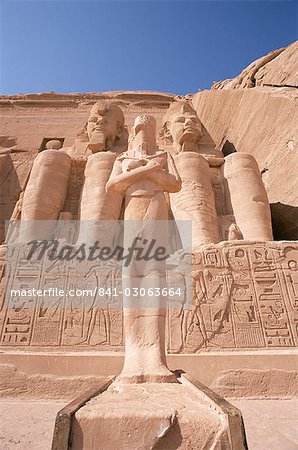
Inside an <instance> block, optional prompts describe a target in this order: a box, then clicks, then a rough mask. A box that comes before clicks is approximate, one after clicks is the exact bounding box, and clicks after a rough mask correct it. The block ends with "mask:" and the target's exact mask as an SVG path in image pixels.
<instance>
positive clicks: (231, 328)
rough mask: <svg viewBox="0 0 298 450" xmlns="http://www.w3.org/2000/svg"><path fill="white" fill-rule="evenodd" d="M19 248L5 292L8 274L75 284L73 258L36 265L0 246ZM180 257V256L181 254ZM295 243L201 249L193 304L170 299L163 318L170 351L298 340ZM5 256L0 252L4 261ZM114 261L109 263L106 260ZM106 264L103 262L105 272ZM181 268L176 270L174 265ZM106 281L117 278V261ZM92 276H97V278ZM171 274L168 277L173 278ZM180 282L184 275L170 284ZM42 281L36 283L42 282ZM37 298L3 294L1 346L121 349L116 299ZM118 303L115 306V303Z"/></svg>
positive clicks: (33, 282)
mask: <svg viewBox="0 0 298 450" xmlns="http://www.w3.org/2000/svg"><path fill="white" fill-rule="evenodd" d="M4 249H8V250H7V251H10V252H17V264H15V266H13V267H12V266H11V265H10V264H9V262H7V263H6V271H5V274H6V278H5V277H4V271H3V274H2V282H1V290H2V295H3V291H4V289H5V286H6V285H7V279H10V280H11V282H10V286H13V288H14V289H17V288H18V287H23V288H24V289H28V288H29V287H36V288H38V286H40V285H43V284H46V285H47V286H51V287H55V286H56V287H58V286H61V282H62V281H61V274H62V276H63V283H64V287H65V292H68V291H69V290H70V289H71V287H72V286H73V284H74V276H75V270H76V269H75V268H72V263H71V262H67V261H66V262H65V261H64V262H63V261H60V262H57V263H55V264H53V263H52V264H49V265H48V264H44V263H42V264H41V263H40V262H39V263H38V264H36V263H34V261H28V260H26V259H25V258H24V247H22V246H21V247H20V246H19V247H17V246H9V248H8V247H2V253H1V254H2V255H3V251H4ZM182 258H183V256H182ZM297 259H298V245H297V244H295V243H292V242H289V243H284V242H283V243H278V242H270V243H264V242H254V243H251V242H248V241H243V242H240V241H234V242H231V243H229V244H227V243H225V245H223V244H217V245H210V246H208V247H205V248H204V249H203V250H201V251H197V252H196V253H195V254H194V255H193V264H192V279H193V300H192V307H189V306H186V307H184V308H182V307H181V303H179V304H177V308H175V307H174V303H173V301H172V302H171V304H170V308H169V310H168V316H167V342H168V351H169V352H175V353H183V352H187V353H193V352H197V351H200V350H204V349H205V350H208V349H210V350H218V349H224V348H226V349H231V350H232V349H254V348H289V347H294V346H296V345H297V344H298V334H297V333H298V263H297ZM4 261H5V258H4V257H2V265H4ZM88 264H89V266H88V267H86V273H87V274H89V275H88V277H86V278H82V279H81V281H80V283H79V285H78V287H79V288H80V289H87V288H88V286H91V285H92V284H93V285H94V280H95V281H96V279H98V280H101V282H102V278H100V272H101V267H100V266H98V264H95V263H94V262H93V263H88ZM111 264H112V263H111ZM106 270H107V268H106V267H105V271H106ZM177 271H179V269H177ZM109 273H110V275H109V276H108V277H105V278H104V280H105V281H104V282H105V283H107V284H109V285H110V286H114V287H116V286H117V285H120V284H121V279H120V275H121V271H120V268H119V264H118V265H116V266H115V267H113V265H111V267H110V269H109ZM96 277H97V278H96ZM172 280H173V281H172ZM171 282H173V283H178V284H179V285H180V286H182V285H183V283H184V276H183V273H182V274H181V276H180V278H179V275H177V276H176V277H174V278H173V277H172V274H171V279H170V281H169V284H171ZM39 283H40V284H39ZM47 300H49V301H52V304H51V307H50V306H49V305H50V303H49V301H47V302H46V305H47V306H46V307H44V306H43V304H44V303H45V299H43V300H37V299H36V297H31V298H30V297H18V298H16V297H14V298H12V297H11V298H7V300H4V298H3V297H2V299H1V305H2V307H1V311H0V320H1V346H5V347H7V346H9V347H23V346H31V347H35V348H36V347H40V348H47V347H63V348H70V347H71V348H76V349H80V348H81V349H84V348H96V349H98V350H120V349H122V348H123V347H122V345H123V329H122V309H121V308H122V307H121V301H122V300H121V299H119V298H118V299H115V298H113V296H107V298H105V299H104V304H102V303H101V304H100V305H97V304H95V305H93V304H92V302H93V297H92V296H91V297H90V298H89V300H88V303H87V304H86V305H85V307H82V298H79V297H72V298H71V299H70V298H66V297H65V296H64V297H61V298H59V296H58V297H55V299H54V300H50V299H47ZM116 300H117V302H118V303H117V305H119V306H117V305H116V307H115V301H116Z"/></svg>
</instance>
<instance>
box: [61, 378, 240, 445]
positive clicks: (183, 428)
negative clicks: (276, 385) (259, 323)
mask: <svg viewBox="0 0 298 450" xmlns="http://www.w3.org/2000/svg"><path fill="white" fill-rule="evenodd" d="M178 381H179V382H178V383H144V384H130V385H127V384H125V385H123V384H119V383H117V382H114V383H113V384H112V385H111V386H110V387H109V388H108V389H107V390H106V391H105V392H103V393H102V394H100V395H98V396H96V397H94V398H92V399H91V400H90V401H89V402H88V403H87V404H86V405H85V406H83V407H82V408H81V409H79V410H78V411H77V412H76V414H75V417H74V420H73V423H72V429H71V433H70V442H71V446H70V448H71V449H72V450H83V449H88V450H93V449H94V450H95V449H96V450H100V449H102V450H110V449H116V448H120V447H121V449H122V450H126V449H127V450H137V449H142V450H146V449H148V450H149V449H153V448H154V449H155V450H156V449H159V450H161V449H164V450H166V449H168V450H174V449H178V448H179V449H185V450H186V449H205V450H208V449H210V450H211V449H223V448H224V449H225V450H228V449H231V450H232V449H233V450H244V449H246V448H247V445H246V439H245V432H244V426H243V422H242V417H241V413H240V411H239V410H238V409H237V408H235V407H233V406H232V405H231V404H229V403H228V402H226V401H225V400H224V399H223V398H221V397H219V396H218V395H217V394H215V393H214V392H212V391H210V390H209V389H208V388H206V387H205V386H203V385H201V384H200V383H198V382H196V381H194V380H192V379H191V378H190V377H188V376H186V375H182V377H181V378H178ZM119 446H120V447H119Z"/></svg>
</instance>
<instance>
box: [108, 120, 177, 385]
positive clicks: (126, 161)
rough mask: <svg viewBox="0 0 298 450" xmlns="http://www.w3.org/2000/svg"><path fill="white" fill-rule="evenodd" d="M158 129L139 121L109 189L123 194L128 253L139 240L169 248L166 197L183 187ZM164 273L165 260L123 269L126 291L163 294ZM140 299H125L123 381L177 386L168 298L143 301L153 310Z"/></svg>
mask: <svg viewBox="0 0 298 450" xmlns="http://www.w3.org/2000/svg"><path fill="white" fill-rule="evenodd" d="M155 129H156V125H155V119H154V118H153V117H151V116H148V115H143V116H138V117H137V118H136V120H135V123H134V128H133V137H132V139H131V141H130V146H129V150H128V151H127V152H125V153H123V154H121V155H120V156H118V157H117V159H116V161H115V164H114V168H113V171H112V174H111V176H110V179H109V181H108V183H107V186H106V189H107V193H108V194H111V195H115V194H122V195H123V196H124V198H125V212H124V219H125V222H124V247H126V248H127V247H128V246H129V245H130V243H131V242H132V240H133V239H134V238H135V237H136V236H137V237H138V238H139V240H140V242H145V241H146V242H148V241H149V242H150V241H152V240H153V239H154V240H155V241H157V242H158V244H159V245H163V246H165V243H166V239H167V236H168V232H167V227H166V224H167V222H166V221H167V220H168V218H169V207H168V203H167V200H166V197H165V192H177V191H179V189H180V188H181V181H180V178H179V176H178V174H177V172H176V170H175V165H174V162H173V159H172V157H171V156H170V155H169V154H167V153H166V152H163V151H158V150H157V148H156V147H157V146H156V141H155ZM160 220H162V221H163V222H162V223H161V225H159V223H160V222H158V221H160ZM126 221H134V222H133V223H131V222H128V223H127V222H126ZM135 221H137V222H135ZM165 274H166V271H165V261H163V262H160V261H158V262H157V261H156V260H155V259H153V260H151V261H145V262H143V264H142V263H140V262H139V261H136V260H133V261H132V262H131V263H130V265H129V267H128V268H127V269H126V270H125V268H123V286H124V289H123V291H124V292H125V288H128V289H130V291H129V292H132V291H133V289H134V288H137V289H139V290H140V289H141V288H142V287H143V288H145V289H146V288H148V287H149V286H150V288H158V289H160V291H161V289H162V288H163V287H164V286H165V276H166V275H165ZM136 281H137V284H135V283H136ZM148 282H149V284H148ZM139 300H140V299H139V298H135V299H134V298H132V297H131V296H130V295H128V296H127V295H124V299H123V301H124V331H125V362H124V367H123V371H122V373H121V376H120V380H121V381H122V382H123V381H124V382H130V383H133V382H144V381H154V382H156V381H159V382H160V381H163V382H171V381H176V378H175V377H174V376H173V374H172V373H171V372H170V371H169V370H168V368H167V365H166V355H165V317H166V303H165V299H164V298H162V297H161V294H159V295H158V296H157V297H156V298H155V299H154V301H153V303H152V298H147V299H146V300H145V302H146V301H150V304H149V305H148V304H146V303H144V299H142V301H141V303H140V302H139Z"/></svg>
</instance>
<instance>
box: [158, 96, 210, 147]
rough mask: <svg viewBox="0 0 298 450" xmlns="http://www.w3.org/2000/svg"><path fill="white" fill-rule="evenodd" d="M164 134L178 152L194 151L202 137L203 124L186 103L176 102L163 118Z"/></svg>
mask: <svg viewBox="0 0 298 450" xmlns="http://www.w3.org/2000/svg"><path fill="white" fill-rule="evenodd" d="M162 134H163V135H164V136H165V137H167V138H170V139H171V140H172V141H173V143H174V145H175V148H176V149H177V151H178V152H181V151H194V150H196V149H197V146H198V141H199V139H200V137H201V136H202V124H201V122H200V120H199V118H198V116H197V115H196V112H195V110H194V109H193V108H192V106H191V105H190V104H189V103H188V102H186V101H181V100H179V101H174V102H173V103H171V105H170V107H169V109H168V111H167V112H166V114H165V116H164V118H163V129H162Z"/></svg>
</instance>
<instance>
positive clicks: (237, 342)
mask: <svg viewBox="0 0 298 450" xmlns="http://www.w3.org/2000/svg"><path fill="white" fill-rule="evenodd" d="M295 52H297V44H293V45H292V46H289V47H288V48H286V49H280V50H276V51H274V52H272V53H270V54H269V55H267V56H265V57H263V58H260V59H259V60H258V61H256V62H254V63H252V64H251V65H250V66H249V67H248V68H247V69H245V70H244V71H243V72H242V73H241V74H240V75H239V76H238V77H237V78H235V79H234V80H226V81H224V82H220V83H218V84H216V85H215V86H214V87H213V89H211V90H209V91H204V92H200V93H198V94H196V95H194V96H193V97H192V96H186V97H184V98H175V97H174V96H173V95H170V94H159V93H153V92H110V93H102V94H65V95H59V94H32V95H23V96H9V97H0V108H1V110H2V115H3V123H2V130H1V132H2V133H3V135H2V136H0V172H1V175H2V179H3V181H2V191H1V197H0V201H1V211H2V213H1V224H0V225H2V228H3V225H4V220H5V219H9V218H10V217H11V218H12V219H13V220H20V219H21V221H22V220H23V219H25V218H26V211H27V212H28V211H29V212H30V213H31V212H32V211H33V213H34V214H35V209H34V208H35V207H36V213H37V216H39V214H40V211H42V207H44V206H47V205H48V206H47V207H46V212H48V211H49V209H50V208H53V209H54V210H55V211H54V219H58V220H60V219H63V218H66V219H69V218H73V219H98V218H101V219H107V218H108V219H109V218H113V219H115V220H116V219H118V218H119V216H121V217H122V218H123V217H124V218H125V219H133V220H135V219H137V218H141V219H143V218H144V216H145V214H144V211H145V210H147V209H148V211H149V212H150V214H151V215H150V214H147V212H148V211H147V212H146V217H147V218H149V219H150V218H151V219H160V220H161V219H164V220H167V219H168V215H169V217H172V218H173V217H174V218H175V219H177V218H178V219H179V218H180V219H185V218H190V219H192V221H193V233H194V238H193V244H195V245H196V246H194V248H193V257H194V264H193V267H192V271H191V282H192V290H191V292H192V306H191V307H189V308H182V309H179V308H178V309H177V308H176V310H175V308H168V311H167V313H166V315H165V314H164V313H163V314H162V322H163V323H162V326H163V327H164V322H165V323H166V336H165V340H166V342H167V348H168V351H169V352H171V353H182V354H183V353H190V354H191V353H197V352H199V351H201V350H206V351H220V350H223V349H226V350H227V351H230V350H238V351H240V350H245V351H247V350H252V351H255V350H258V349H259V350H262V349H273V350H276V349H279V350H283V349H286V348H288V349H289V348H290V349H293V348H294V347H296V346H297V343H298V336H297V326H296V325H297V301H298V300H297V298H298V293H297V292H298V288H297V286H298V284H297V283H298V281H297V273H298V272H297V244H296V243H293V242H288V243H287V242H281V243H277V242H271V240H272V234H271V233H272V230H271V223H270V213H269V205H268V199H267V194H266V192H265V190H264V187H263V183H264V186H265V188H266V191H267V193H268V197H269V202H270V203H271V211H272V212H273V222H274V225H275V230H274V231H275V237H276V238H283V239H294V238H295V237H296V236H297V235H296V234H295V233H296V230H297V222H298V221H297V219H296V214H297V206H298V205H297V203H298V199H297V194H296V192H295V190H296V188H295V186H296V178H297V177H296V171H297V170H296V167H297V162H298V161H297V155H296V153H295V139H296V136H297V131H298V130H297V123H298V121H297V106H296V102H295V99H296V90H295V88H294V86H296V84H297V82H296V80H295V78H294V75H293V72H292V71H291V69H290V67H291V66H292V65H293V64H294V58H295ZM99 103H100V105H104V106H103V107H102V106H100V107H99ZM107 105H110V106H111V105H112V106H113V107H112V108H111V110H113V111H115V110H117V111H118V109H120V110H121V111H122V113H123V114H122V113H121V114H120V113H119V111H118V113H119V114H120V116H121V120H120V122H121V123H120V125H119V124H118V125H119V126H118V125H117V127H116V128H115V127H113V126H112V125H111V123H110V126H111V127H110V128H109V130H110V131H109V132H108V131H107V130H103V125H102V123H101V121H102V119H103V118H104V115H105V111H107V110H108V108H107V109H106V106H107ZM110 106H109V107H110ZM114 106H115V108H114ZM194 108H195V109H194ZM118 113H117V117H118ZM138 116H141V117H143V118H144V117H145V116H146V117H147V118H148V117H149V116H151V117H153V118H154V119H153V120H155V121H156V134H155V128H154V136H153V137H152V136H151V137H150V136H149V135H148V136H147V138H146V139H145V140H144V135H143V133H144V130H143V131H142V132H140V133H138V132H137V129H139V128H138V127H139V125H140V119H138V120H137V121H136V123H135V126H134V127H133V129H134V133H133V138H134V139H132V138H131V139H130V140H129V142H130V147H129V148H128V150H127V142H128V132H127V129H130V128H131V127H132V125H133V124H134V122H135V119H136V118H138ZM118 118H119V117H118ZM117 120H118V119H117ZM84 123H85V125H84ZM94 124H96V125H94ZM120 128H121V129H120ZM139 131H140V129H139ZM158 133H159V134H158ZM140 136H141V137H140ZM139 138H140V140H139ZM155 138H156V141H155ZM53 143H54V144H53ZM144 144H146V146H145V145H144ZM53 145H54V147H53ZM133 145H134V146H135V148H134V147H132V146H133ZM54 148H55V150H54ZM146 152H148V154H147V153H146ZM235 152H236V153H235ZM55 153H57V155H60V157H63V159H65V161H66V163H67V170H64V169H63V170H62V173H60V172H59V171H57V170H56V169H55V167H56V165H55V164H56V157H54V159H53V161H51V164H52V162H53V167H52V165H51V167H50V168H51V170H50V171H49V170H46V171H45V169H46V164H45V162H46V160H47V154H48V155H49V156H51V155H54V154H55ZM93 153H94V154H93ZM57 158H58V159H59V156H58V157H57ZM154 158H156V161H155V164H152V163H154V161H153V159H154ZM58 159H57V163H58V167H59V168H60V169H61V168H62V165H61V163H59V161H58ZM170 161H172V163H170ZM233 161H236V162H237V161H238V163H239V161H242V163H241V164H240V166H241V170H238V169H237V167H238V168H239V164H238V163H237V164H231V162H233ZM243 161H244V162H243ZM245 161H246V162H245ZM247 161H249V163H248V162H247ZM255 161H257V163H258V166H259V168H258V166H257V164H256V162H255ZM147 164H148V165H149V166H150V164H151V165H152V167H151V169H150V167H149V169H150V171H149V172H150V173H151V172H152V173H151V175H150V177H151V178H150V179H149V178H148V179H147V178H145V175H144V174H145V173H147V172H148V170H149V169H148V166H147ZM171 165H172V168H171V167H170V166H171ZM32 166H33V169H32ZM117 166H118V168H119V171H118V168H117ZM236 166H237V167H236ZM235 167H236V168H235ZM116 169H117V170H116ZM120 169H121V170H120ZM128 169H129V170H128ZM137 169H139V173H142V176H141V177H139V176H137V173H136V172H134V171H135V170H137ZM236 169H237V170H236ZM242 169H246V172H245V170H242ZM259 169H260V170H261V173H260V170H259ZM159 170H162V175H163V176H161V174H160V173H159ZM36 171H37V172H38V174H37V175H35V173H36ZM54 172H55V175H54ZM56 172H57V173H56ZM58 172H59V173H58ZM155 172H156V173H155ZM236 172H237V173H236ZM43 174H44V175H45V176H44V178H43V179H44V180H46V181H45V182H46V183H48V184H49V185H52V184H53V182H54V179H55V178H57V176H58V175H59V176H60V175H61V178H63V180H64V181H63V183H60V184H62V185H63V189H62V190H60V189H56V190H55V189H54V191H53V192H56V191H57V192H58V194H57V195H58V197H57V198H56V200H57V201H56V202H55V203H54V202H51V199H50V197H51V196H50V195H49V193H50V192H51V189H49V188H48V186H44V183H45V182H44V181H43V180H41V181H40V177H41V175H43ZM261 174H262V178H261ZM147 175H148V173H147ZM147 175H146V176H147ZM134 176H136V178H134ZM165 177H167V178H165ZM173 177H174V178H175V180H176V182H177V181H178V184H179V189H178V188H177V189H172V188H170V184H171V182H172V183H173ZM41 178H42V177H41ZM132 179H134V181H133V183H130V184H129V183H128V180H130V181H131V180H132ZM165 179H166V183H165ZM171 180H172V181H171ZM262 181H263V183H262ZM109 183H110V184H109ZM126 183H128V184H127V185H126ZM180 183H181V186H180ZM38 184H39V186H37V185H38ZM113 186H114V187H115V186H116V188H117V189H118V190H117V189H116V191H117V192H118V194H119V196H118V197H117V199H116V191H115V192H114V193H113V195H112V196H111V199H110V200H111V201H110V200H109V198H108V194H109V188H113ZM157 186H158V188H157ZM180 188H181V189H180ZM30 192H31V195H29V194H30ZM135 192H137V195H135ZM165 193H166V194H165ZM147 194H148V195H147ZM154 196H156V198H155V199H154ZM145 197H146V198H145ZM28 199H29V200H28ZM152 199H154V202H153V203H154V204H152V205H151V203H152ZM116 200H117V201H116ZM150 205H151V206H152V208H151V207H150ZM111 212H113V214H112V215H109V214H110V213H111ZM114 213H115V214H114ZM153 213H154V214H153ZM22 214H23V217H22ZM34 218H38V217H35V216H34ZM42 218H44V216H42ZM89 231H90V230H89ZM90 234H91V233H89V235H90ZM232 240H233V241H235V242H226V241H232ZM14 251H15V254H16V256H17V258H16V262H15V264H13V265H12V264H10V265H9V264H7V269H6V274H5V273H4V267H2V266H4V262H5V258H2V255H1V258H0V268H1V275H3V278H2V285H1V286H0V288H1V289H2V290H3V289H4V286H5V281H3V280H4V279H5V276H4V275H6V277H7V279H8V278H9V277H10V281H12V282H14V283H16V284H17V282H19V280H21V281H22V282H26V283H27V284H26V286H27V287H28V286H31V287H32V288H33V287H37V286H35V284H34V283H39V282H40V283H43V282H45V281H46V278H49V277H50V283H52V284H51V286H52V285H53V286H56V284H55V283H56V278H57V276H58V275H59V276H61V275H62V276H64V280H65V291H67V289H68V288H69V287H71V280H70V279H69V277H68V275H69V273H70V272H71V269H70V265H69V264H68V262H66V263H65V264H64V265H63V267H62V266H61V267H60V266H59V267H56V266H55V265H50V266H47V265H46V264H40V265H39V266H38V270H39V272H38V277H35V278H34V277H32V276H31V275H30V273H29V272H28V270H27V269H28V267H24V258H23V253H22V252H23V249H22V246H20V248H14ZM31 269H32V273H35V272H34V270H35V271H36V267H32V268H31ZM64 270H65V272H63V271H64ZM100 270H101V268H99V269H98V271H99V272H100ZM112 270H113V269H111V273H108V276H107V277H106V278H107V280H106V281H107V285H108V286H110V287H113V288H114V287H115V286H118V284H117V283H120V285H121V277H118V274H117V276H113V274H112ZM114 275H115V274H114ZM180 275H181V277H180V280H179V283H180V281H181V284H183V283H184V279H183V274H180ZM86 283H87V284H88V283H91V281H90V280H89V279H88V280H87V281H86ZM21 297H22V296H21V295H20V296H19V297H18V299H17V300H15V299H9V301H8V302H6V301H3V303H1V308H0V346H1V347H2V348H4V349H5V350H14V349H15V348H18V349H19V350H21V351H23V350H24V349H28V350H30V351H32V350H33V351H34V350H35V349H39V350H46V351H48V350H49V348H52V349H53V348H54V349H56V350H57V351H62V352H64V351H65V350H67V349H70V350H75V351H76V350H77V351H83V350H90V349H91V348H93V349H96V350H99V351H102V352H105V351H112V352H116V351H122V350H123V344H124V339H123V329H125V324H124V325H123V314H122V312H123V311H122V309H121V308H120V309H119V308H118V309H116V308H113V307H110V304H109V302H108V301H107V302H106V303H105V304H104V307H102V308H97V307H94V308H93V307H91V308H90V307H87V306H85V307H84V306H83V307H81V306H80V307H78V306H77V304H76V303H75V302H74V303H73V304H69V303H68V300H67V299H66V297H67V296H66V295H64V294H63V296H62V294H61V297H60V298H59V299H57V302H58V303H57V305H56V304H55V305H54V306H53V307H52V308H50V307H49V308H47V307H44V305H43V303H42V302H40V301H39V300H38V299H37V298H21ZM124 316H125V315H124ZM124 319H125V317H124ZM134 323H136V320H134ZM148 328H149V327H148ZM157 328H158V327H157ZM150 329H151V330H153V331H154V327H151V328H150ZM159 334H160V333H159ZM163 357H164V356H163Z"/></svg>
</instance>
